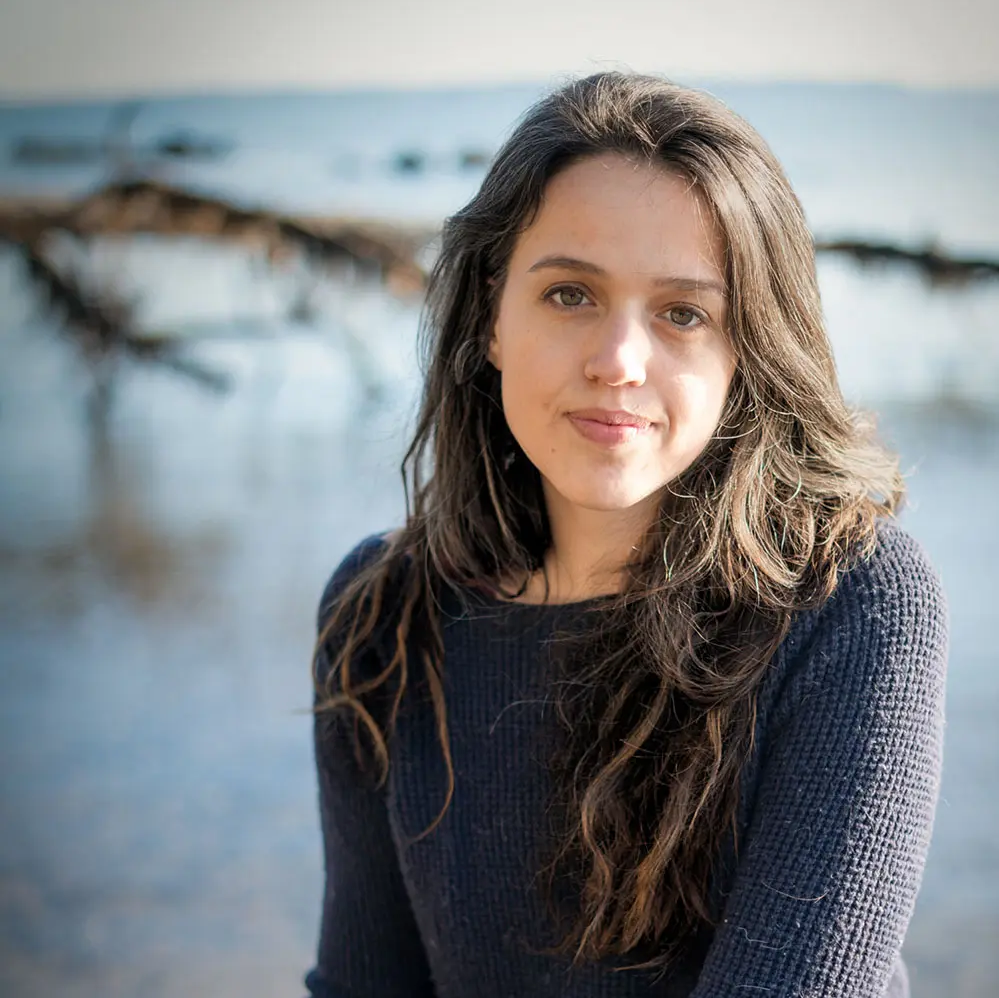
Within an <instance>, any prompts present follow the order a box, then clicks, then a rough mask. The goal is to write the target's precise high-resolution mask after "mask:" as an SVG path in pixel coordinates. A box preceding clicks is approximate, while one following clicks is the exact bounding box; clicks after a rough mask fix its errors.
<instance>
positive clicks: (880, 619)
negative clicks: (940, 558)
mask: <svg viewBox="0 0 999 998" xmlns="http://www.w3.org/2000/svg"><path fill="white" fill-rule="evenodd" d="M819 621H820V623H821V624H822V626H823V628H824V629H825V630H826V631H834V632H835V631H843V632H848V633H850V634H855V635H856V636H857V637H858V638H864V637H868V638H872V637H875V636H877V635H879V634H880V635H884V636H886V637H887V636H894V637H896V638H898V639H904V638H907V637H908V638H911V639H913V640H926V639H931V638H934V637H936V638H940V637H942V636H945V633H946V630H947V599H946V595H945V593H944V588H943V582H942V580H941V578H940V575H939V573H938V572H937V570H936V569H935V568H934V566H933V564H932V562H931V561H930V559H929V556H928V555H927V553H926V551H925V550H924V548H923V546H922V545H921V544H920V543H919V542H918V541H917V540H916V539H915V538H914V537H912V535H910V534H909V533H907V532H906V531H905V530H904V529H902V528H901V527H900V526H898V524H896V523H893V522H889V521H882V522H880V523H879V524H878V535H877V543H876V544H875V546H874V549H873V551H872V552H871V553H870V554H869V555H868V556H867V557H866V558H863V559H860V560H858V561H857V562H855V563H854V564H853V565H851V566H850V567H849V568H848V570H847V571H845V572H844V573H843V575H842V576H841V578H840V580H839V583H838V585H837V587H836V589H835V591H834V592H833V594H832V596H831V597H830V599H829V600H828V602H827V603H826V604H825V606H824V607H822V608H821V609H820V611H819Z"/></svg>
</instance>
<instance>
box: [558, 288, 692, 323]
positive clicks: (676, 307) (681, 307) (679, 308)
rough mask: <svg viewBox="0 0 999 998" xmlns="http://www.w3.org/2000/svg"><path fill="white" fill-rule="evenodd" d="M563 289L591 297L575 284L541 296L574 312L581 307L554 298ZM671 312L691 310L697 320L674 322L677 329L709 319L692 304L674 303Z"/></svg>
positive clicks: (560, 308)
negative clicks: (684, 323) (563, 303)
mask: <svg viewBox="0 0 999 998" xmlns="http://www.w3.org/2000/svg"><path fill="white" fill-rule="evenodd" d="M561 291H575V292H577V293H578V294H581V295H583V296H584V297H585V298H589V295H588V294H587V293H586V292H585V291H584V290H583V289H582V288H580V287H578V286H577V285H575V284H556V285H555V287H553V288H549V289H548V290H547V291H546V292H545V293H544V294H543V295H542V296H541V297H542V299H543V300H544V301H546V302H548V303H549V304H550V305H552V306H553V307H555V308H557V309H559V310H560V311H564V312H573V311H575V310H576V309H577V308H579V306H578V305H560V304H559V303H558V302H556V301H555V300H554V298H555V296H556V295H557V294H558V293H559V292H561ZM669 312H689V313H690V314H691V315H692V316H693V317H694V318H695V319H696V320H697V321H696V322H692V323H688V324H687V325H683V324H682V323H678V322H674V323H673V325H674V326H675V327H676V328H677V329H682V330H686V329H696V328H697V327H698V326H700V325H702V324H704V323H706V322H707V321H708V320H707V316H706V315H705V314H704V313H703V312H701V311H700V309H696V308H694V307H693V306H691V305H673V306H671V307H670V308H669V309H667V314H668V313H669Z"/></svg>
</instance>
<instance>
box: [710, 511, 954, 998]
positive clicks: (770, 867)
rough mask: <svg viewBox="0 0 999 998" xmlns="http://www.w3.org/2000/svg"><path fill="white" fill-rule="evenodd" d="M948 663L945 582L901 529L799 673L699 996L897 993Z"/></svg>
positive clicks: (828, 619)
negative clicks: (891, 988)
mask: <svg viewBox="0 0 999 998" xmlns="http://www.w3.org/2000/svg"><path fill="white" fill-rule="evenodd" d="M946 655H947V616H946V608H945V603H944V596H943V592H942V590H941V587H940V583H939V579H938V578H937V576H936V573H935V572H934V571H933V569H932V567H931V566H930V565H929V563H928V562H927V560H926V558H925V555H924V554H923V552H922V550H921V549H920V548H919V546H918V545H917V544H916V543H915V542H914V541H913V540H912V539H911V538H910V537H908V535H906V534H905V533H903V532H902V531H900V530H898V529H897V528H887V529H886V530H885V531H884V533H883V535H882V541H881V544H880V546H879V549H878V551H877V552H876V554H875V556H874V557H873V558H872V559H871V561H870V562H868V563H865V564H863V565H860V566H858V567H857V568H855V569H854V570H853V571H852V572H850V573H848V574H847V575H846V576H844V578H843V579H842V580H841V582H840V586H839V588H838V589H837V591H836V593H835V594H834V596H833V597H832V599H831V600H830V601H829V603H828V604H827V605H826V607H825V608H824V609H823V610H822V611H821V615H820V617H819V619H818V621H817V623H816V625H815V630H814V631H813V632H812V634H811V635H810V636H809V638H808V639H807V642H806V645H805V647H804V648H803V649H802V650H801V651H800V652H799V653H798V655H797V656H796V657H795V660H794V662H793V664H792V666H791V669H790V671H789V674H788V675H787V676H786V677H785V681H784V685H783V689H782V691H781V693H780V699H779V701H778V703H777V705H776V707H775V708H774V711H775V713H774V717H773V718H772V720H771V722H770V724H769V725H767V726H766V729H765V730H766V733H765V738H766V741H765V744H764V745H761V752H762V753H763V755H762V762H761V768H760V776H759V780H758V782H757V784H756V787H755V796H754V799H753V803H752V808H753V810H752V816H751V820H750V824H749V830H748V833H747V835H746V838H745V841H744V842H742V843H741V846H740V859H739V864H738V868H737V872H736V876H735V882H734V886H733V889H732V891H731V893H730V894H729V895H728V900H727V903H726V908H725V912H724V921H723V923H722V925H721V926H720V927H719V928H718V930H717V932H716V934H715V938H714V940H713V942H712V944H711V947H710V949H709V951H708V955H707V958H706V960H705V963H704V966H703V969H702V972H701V974H700V976H699V978H698V984H697V987H696V989H695V991H694V992H693V995H692V998H752V996H760V998H767V996H772V998H777V996H800V998H804V996H808V998H881V996H883V995H884V994H885V991H886V989H887V987H888V983H889V980H890V978H891V974H892V969H893V967H894V965H895V962H896V959H897V957H898V954H899V951H900V949H901V945H902V940H903V938H904V936H905V932H906V928H907V926H908V923H909V918H910V916H911V914H912V909H913V906H914V904H915V900H916V894H917V891H918V889H919V884H920V881H921V879H922V873H923V866H924V863H925V861H926V854H927V850H928V848H929V843H930V835H931V832H932V827H933V817H934V811H935V807H936V801H937V797H938V792H939V781H940V768H941V759H942V745H943V727H944V713H943V709H944V676H945V669H946Z"/></svg>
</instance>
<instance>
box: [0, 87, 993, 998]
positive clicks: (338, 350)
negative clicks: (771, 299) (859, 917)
mask: <svg viewBox="0 0 999 998" xmlns="http://www.w3.org/2000/svg"><path fill="white" fill-rule="evenodd" d="M686 82H692V83H694V84H695V85H698V86H701V87H703V88H704V89H707V90H709V91H711V92H712V93H714V94H716V95H717V96H718V97H720V98H721V99H722V100H724V101H725V102H726V103H728V104H729V105H730V106H731V107H732V108H733V109H735V110H736V111H737V112H739V113H740V114H742V115H743V116H745V117H746V118H747V119H748V120H749V121H750V122H751V123H752V124H753V125H754V126H755V127H756V128H757V129H758V130H759V131H760V132H761V133H762V134H763V136H764V137H765V138H766V139H767V141H768V142H769V143H770V145H771V146H772V148H773V149H774V151H775V152H776V154H777V155H778V157H779V158H780V159H781V161H782V163H783V164H784V167H785V169H786V171H787V173H788V175H789V177H790V179H791V182H792V184H793V185H794V187H795V189H796V191H797V192H798V195H799V197H800V198H801V201H802V203H803V205H804V208H805V212H806V215H807V217H808V220H809V224H810V225H811V228H812V230H813V232H814V234H815V236H816V238H817V239H820V240H833V239H857V240H867V241H871V242H879V243H893V244H897V245H899V246H903V247H907V248H913V249H927V248H934V249H936V250H938V251H940V252H944V253H948V254H952V255H954V256H957V257H965V258H983V259H999V193H997V186H999V166H997V164H999V91H932V90H914V89H901V88H892V87H887V86H866V85H865V86H861V85H832V84H821V85H820V84H789V83H779V84H776V83H775V84H765V83H754V84H735V83H731V82H726V83H724V84H721V83H719V84H712V83H711V81H686ZM545 89H546V87H545V85H543V84H538V85H537V86H526V85H518V86H510V87H499V88H497V87H493V88H489V89H466V90H433V91H379V92H374V91H356V92H355V91H344V92H336V93H309V94H304V93H272V94H258V95H249V94H247V95H240V96H233V95H229V96H211V95H207V96H190V97H183V98H170V99H165V98H156V99H153V98H149V99H145V98H142V97H141V96H137V97H135V98H129V99H128V100H126V101H114V102H111V101H104V102H81V101H77V102H67V103H62V104H58V105H57V104H37V103H32V104H14V103H10V102H7V103H0V205H2V204H3V203H5V202H7V201H8V199H11V198H22V199H29V200H30V199H51V198H60V199H66V198H70V199H72V198H77V197H83V196H85V195H86V194H87V193H88V192H90V191H92V190H95V189H97V188H98V187H100V186H101V185H102V184H103V183H106V182H108V181H109V180H110V179H112V178H113V177H114V176H115V173H114V170H115V169H117V168H120V166H121V163H122V162H126V161H127V163H128V164H129V168H130V169H132V170H141V171H142V173H143V175H146V176H151V177H155V178H157V179H160V180H162V181H163V182H166V183H170V184H172V185H176V186H179V187H183V188H185V189H188V190H191V191H194V192H196V193H200V194H204V195H208V196H212V197H221V198H224V199H226V200H228V201H230V202H233V203H236V204H238V205H243V206H247V207H257V208H264V209H267V210H270V211H278V212H283V213H288V214H294V215H316V216H336V217H345V218H352V219H371V220H380V221H382V222H395V223H399V224H403V225H407V226H419V227H424V228H427V229H429V230H433V229H434V228H435V227H437V226H439V225H440V223H441V221H442V220H443V219H444V218H445V217H446V216H447V215H448V214H449V213H451V212H453V211H455V210H457V209H458V208H460V207H461V205H462V204H463V203H464V202H465V201H467V199H468V198H469V197H470V196H471V195H472V194H473V193H474V192H475V190H476V188H477V186H478V184H479V183H480V182H481V180H482V177H483V175H484V172H485V169H486V166H487V164H488V162H489V159H490V158H491V156H492V155H493V154H494V153H495V151H496V150H497V148H498V147H499V145H500V143H501V142H502V140H503V138H504V137H505V136H506V135H507V134H509V132H510V130H511V129H512V127H513V126H514V124H515V122H516V121H517V119H518V117H519V115H521V114H522V113H523V111H524V110H525V109H526V107H527V106H528V105H529V104H530V103H531V102H532V101H533V100H534V99H535V98H536V97H538V96H539V95H540V94H541V93H542V92H543V91H544V90H545ZM179 147H185V148H187V149H188V150H190V149H192V148H195V149H201V150H202V152H204V155H203V156H200V157H199V156H188V157H186V158H185V157H183V156H181V155H177V154H176V150H177V149H178V148H179ZM39 149H43V150H48V153H46V154H45V155H42V156H39V155H37V154H34V153H37V150H39ZM171 149H173V150H174V154H171V153H170V150H171ZM32 150H34V153H33V152H32ZM53 150H56V152H54V153H53ZM210 153H214V155H210ZM48 249H49V250H50V252H51V254H52V257H53V259H55V260H57V261H58V262H59V264H60V266H63V267H65V268H67V270H68V272H71V273H72V274H74V275H75V276H76V277H77V278H78V279H80V280H81V281H83V282H84V284H85V286H87V287H92V288H94V289H95V290H97V291H99V292H112V293H114V294H115V295H117V296H118V297H119V298H121V299H122V300H125V301H127V302H128V303H129V304H130V307H131V308H132V310H133V311H132V314H133V316H134V320H135V323H136V325H137V326H139V327H140V328H141V329H144V330H149V331H159V332H163V331H165V332H168V333H169V334H170V335H171V336H173V337H175V338H176V341H177V342H178V343H180V344H181V345H182V355H183V358H184V361H185V363H186V364H187V367H188V369H190V368H191V367H197V368H198V369H199V370H202V371H205V372H209V373H210V374H211V375H212V376H213V379H214V380H207V381H206V380H205V379H197V378H192V377H189V376H187V375H186V374H185V373H184V371H182V370H178V369H176V368H173V369H171V368H167V367H164V366H162V365H156V364H152V363H146V362H141V361H138V360H131V361H123V362H122V363H121V364H120V365H119V366H118V367H117V368H116V369H115V370H114V372H113V377H112V379H111V382H110V384H111V394H110V408H109V409H107V410H106V411H105V412H104V415H103V416H100V415H95V413H97V412H98V410H97V409H96V408H95V405H94V399H95V397H96V396H95V385H96V384H97V381H98V376H99V372H98V371H97V370H96V369H95V367H94V365H93V364H92V363H91V362H90V361H89V360H88V357H87V355H86V354H85V352H84V351H82V350H81V349H80V341H79V338H78V337H75V336H73V335H71V334H70V333H69V332H68V331H67V329H66V328H65V326H64V325H63V323H62V322H61V321H60V319H59V317H58V316H57V315H55V314H54V313H53V312H52V310H51V308H50V307H49V306H48V305H47V304H46V302H45V301H44V300H43V299H42V297H41V296H40V294H39V292H38V290H37V289H36V288H34V287H33V286H32V285H31V284H30V283H29V281H28V279H27V274H26V271H25V268H24V265H23V261H22V259H21V256H20V254H19V253H18V252H17V251H16V250H15V249H14V248H12V247H10V246H4V245H3V244H0V760H2V765H0V829H2V832H0V995H2V996H4V998H6V996H10V998H41V996H43V995H46V996H47V995H52V994H59V995H60V996H63V998H98V996H99V998H112V996H119V995H120V996H123V998H124V996H134V995H138V994H142V995H145V996H148V998H167V996H170V998H173V996H178V998H179V996H189V995H191V994H197V995H212V996H216V998H228V996H236V995H239V996H240V998H255V996H261V998H263V996H273V995H277V994H287V995H296V994H298V995H301V994H304V988H303V986H302V982H301V979H302V975H303V974H304V973H305V971H306V970H307V969H308V968H309V966H310V965H311V961H312V959H313V954H314V950H315V944H316V935H317V929H318V918H319V905H320V898H321V890H322V857H321V854H320V838H319V828H318V817H317V812H316V799H315V798H316V791H315V778H314V772H313V768H312V757H311V742H310V731H311V727H310V725H311V719H310V716H309V714H308V706H309V704H310V697H311V686H310V679H309V662H310V655H311V650H312V640H313V637H314V627H315V612H316V606H317V602H318V598H319V594H320V592H321V590H322V586H323V584H324V582H325V580H326V578H327V576H328V575H329V573H330V571H331V570H332V569H333V568H334V567H335V565H336V564H337V563H338V561H339V559H340V558H341V557H342V556H343V554H344V553H345V552H346V551H347V550H349V548H350V547H352V546H353V544H354V543H356V541H357V540H359V539H360V538H361V537H363V536H365V535H366V534H369V533H372V532H374V531H377V530H383V529H386V528H388V527H390V526H392V525H394V524H397V523H399V522H400V521H401V518H402V516H403V512H404V499H403V491H402V484H401V478H400V475H399V462H400V460H401V458H402V454H403V452H404V450H405V447H406V442H407V434H408V433H409V431H410V430H411V429H412V421H413V411H414V405H415V400H416V398H417V394H418V391H419V386H420V358H419V354H418V350H417V330H418V325H419V318H420V301H419V298H418V297H414V296H413V295H412V294H408V295H406V294H401V293H400V294H393V293H390V292H388V291H387V290H385V288H384V287H383V286H382V285H381V284H380V283H378V282H377V281H375V280H372V279H371V278H370V277H368V276H365V275H364V274H362V273H359V272H358V273H354V274H351V273H346V272H344V273H339V274H335V275H332V276H330V275H322V274H318V273H317V272H316V271H315V270H313V269H310V268H308V267H305V266H302V265H300V264H296V263H295V262H294V261H291V262H288V261H285V262H284V263H280V264H273V263H269V262H268V261H267V260H265V259H263V258H262V257H261V255H260V254H259V252H256V251H254V250H253V249H251V248H248V247H245V246H244V247H236V246H229V245H222V244H218V243H213V242H210V241H208V240H205V239H201V238H198V237H194V236H185V237H166V236H151V235H149V236H132V237H127V238H124V237H119V238H111V237H105V238H101V239H98V240H93V241H91V242H90V243H88V244H85V245H84V244H80V243H77V242H74V241H73V240H69V239H65V238H64V239H59V238H53V240H52V241H51V243H50V244H49V245H48ZM428 252H432V243H431V245H430V246H429V247H428ZM818 267H819V279H820V284H821V289H822V294H823V303H824V310H825V316H826V321H827V325H828V329H829V334H830V337H831V340H832V343H833V347H834V351H835V355H836V360H837V364H838V368H839V372H840V378H841V382H842V385H843V389H844V392H845V394H846V395H847V397H848V398H849V399H850V401H851V402H852V403H854V404H856V405H858V406H861V407H864V408H867V409H870V410H873V411H874V412H876V413H877V415H878V419H879V425H880V427H881V432H882V434H883V436H884V437H885V439H886V440H887V441H888V442H889V443H890V444H891V445H892V446H893V447H894V448H895V449H896V450H897V451H898V453H899V454H900V456H901V460H902V466H903V469H904V471H905V473H906V476H907V482H908V489H909V501H908V504H907V507H906V509H905V510H904V512H903V514H902V517H901V519H902V523H903V525H904V526H905V527H906V528H907V529H908V530H910V531H911V532H912V533H913V534H914V535H915V536H916V537H917V538H918V539H919V541H920V542H921V543H922V544H923V545H924V547H925V548H926V550H927V551H928V553H929V555H930V557H931V558H932V560H933V562H934V563H935V565H936V566H937V568H938V570H939V571H940V573H941V575H942V578H943V580H944V585H945V587H946V590H947V593H948V599H949V606H950V621H951V646H950V648H951V654H950V663H949V675H948V690H947V730H946V743H945V763H944V778H943V788H942V792H941V798H940V805H939V809H938V813H937V819H936V824H935V828H934V835H933V842H932V847H931V851H930V856H929V860H928V863H927V866H926V870H925V875H924V880H923V886H922V890H921V893H920V896H919V900H918V902H917V905H916V909H915V912H914V914H913V918H912V922H911V925H910V927H909V931H908V934H907V936H906V940H905V945H904V949H903V953H904V956H905V958H906V961H907V964H908V966H909V968H910V975H911V979H912V992H913V995H914V998H973V996H974V998H991V996H994V995H995V994H997V993H999V945H997V944H999V834H997V832H996V829H997V828H999V804H997V800H999V727H997V724H996V718H997V717H999V668H997V667H999V653H997V652H996V650H995V648H996V641H995V636H994V635H995V632H993V631H992V626H991V625H992V623H993V622H994V621H995V615H996V609H995V595H994V593H995V577H994V576H993V574H992V573H993V571H995V566H996V565H997V564H999V531H997V529H996V518H997V513H999V501H997V498H996V497H997V495H999V280H996V279H990V280H980V281H970V282H968V283H965V284H962V285H947V286H933V285H931V284H929V283H928V282H927V281H926V280H925V279H924V277H923V276H922V274H921V273H920V271H919V270H918V269H915V268H911V267H907V266H905V265H887V264H882V265H878V266H870V265H869V266H861V265H860V264H858V263H857V262H856V261H855V260H853V259H851V258H848V257H843V256H832V255H828V254H820V256H819V264H818ZM303 302H305V303H306V304H307V308H304V309H303V307H302V305H303Z"/></svg>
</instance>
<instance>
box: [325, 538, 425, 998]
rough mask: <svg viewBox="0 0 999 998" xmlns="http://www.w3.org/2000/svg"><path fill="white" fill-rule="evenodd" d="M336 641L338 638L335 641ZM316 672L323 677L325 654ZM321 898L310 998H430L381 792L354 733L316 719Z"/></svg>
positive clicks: (331, 593)
mask: <svg viewBox="0 0 999 998" xmlns="http://www.w3.org/2000/svg"><path fill="white" fill-rule="evenodd" d="M376 550H377V545H373V544H372V543H371V542H370V541H365V542H362V544H361V545H359V547H358V548H355V550H354V551H353V552H351V554H350V555H348V556H347V558H346V559H345V560H344V562H343V563H342V564H341V566H340V567H339V568H338V569H337V571H336V572H335V573H334V575H333V578H332V579H331V580H330V582H329V583H328V584H327V586H326V589H325V591H324V593H323V597H322V600H321V602H320V607H319V626H320V628H321V627H322V625H323V622H324V621H325V619H326V616H327V612H328V610H329V608H330V606H331V604H332V602H333V600H334V599H335V597H336V594H337V592H338V591H339V590H340V589H341V588H342V587H343V586H344V585H345V584H346V583H347V581H348V580H349V578H350V577H351V575H352V574H353V572H355V571H356V570H357V568H358V567H360V565H361V564H362V563H363V559H364V558H366V557H368V556H370V555H373V554H374V553H375V551H376ZM332 641H333V642H335V638H333V639H332ZM330 643H331V642H326V643H324V646H323V647H322V648H321V649H320V650H319V652H318V662H317V669H318V674H319V675H320V676H324V675H325V674H326V672H327V671H328V669H329V663H330V655H329V645H330ZM313 735H314V746H315V759H316V770H317V775H318V783H319V811H320V823H321V827H322V838H323V849H324V859H325V873H326V879H325V890H324V894H323V908H322V923H321V927H320V936H319V948H318V960H317V964H316V966H315V967H314V968H313V969H312V970H311V971H310V972H309V973H308V974H307V975H306V977H305V985H306V987H307V988H308V990H309V994H310V995H311V996H312V998H347V996H349V998H433V995H434V990H433V986H432V984H431V978H430V969H429V967H428V964H427V958H426V954H425V953H424V950H423V944H422V941H421V938H420V933H419V930H418V928H417V925H416V921H415V919H414V917H413V912H412V909H411V906H410V902H409V896H408V894H407V892H406V887H405V884H404V882H403V878H402V874H401V872H400V869H399V863H398V858H397V855H396V851H395V844H394V841H393V838H392V834H391V831H390V827H389V820H388V813H387V811H386V806H385V800H384V796H383V793H382V791H381V790H379V789H377V788H376V787H375V785H374V783H375V781H374V779H373V777H372V775H371V774H370V773H367V772H364V771H362V770H361V768H360V767H359V766H358V763H357V760H356V758H355V754H354V747H353V725H352V723H351V722H350V720H349V718H348V719H346V720H345V719H343V718H342V717H339V716H330V715H329V714H317V715H316V716H315V722H314V726H313Z"/></svg>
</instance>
